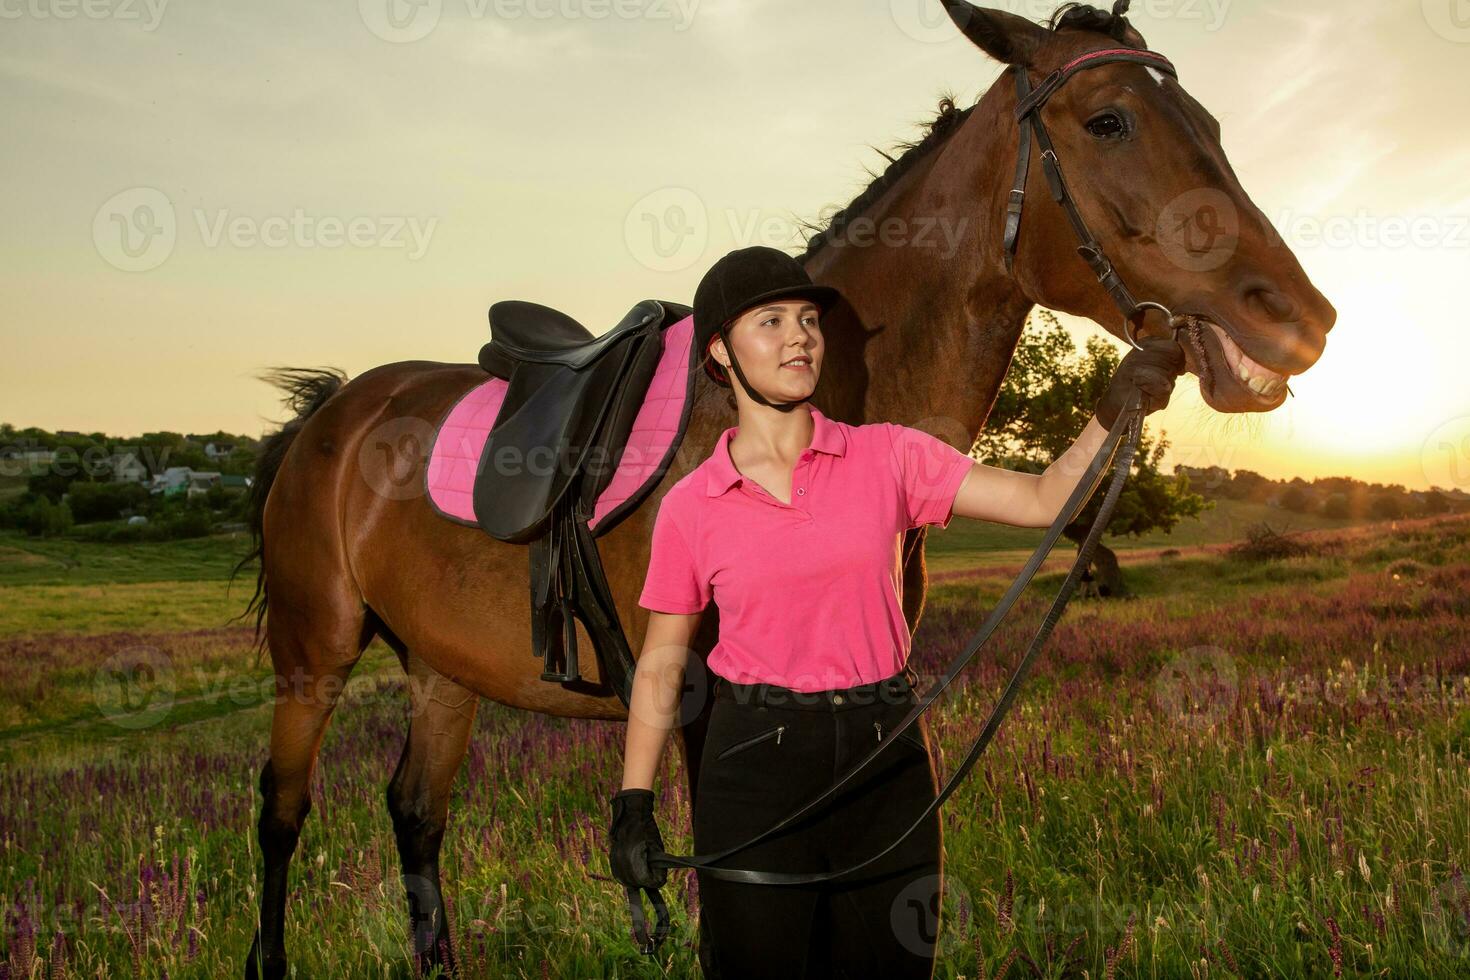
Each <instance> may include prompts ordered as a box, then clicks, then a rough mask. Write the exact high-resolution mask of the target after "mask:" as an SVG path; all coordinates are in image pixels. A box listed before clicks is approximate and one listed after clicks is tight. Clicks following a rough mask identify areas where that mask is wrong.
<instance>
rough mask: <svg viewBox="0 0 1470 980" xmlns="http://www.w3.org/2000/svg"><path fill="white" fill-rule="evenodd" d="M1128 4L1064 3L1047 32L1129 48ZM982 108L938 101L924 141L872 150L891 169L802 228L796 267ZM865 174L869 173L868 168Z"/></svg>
mask: <svg viewBox="0 0 1470 980" xmlns="http://www.w3.org/2000/svg"><path fill="white" fill-rule="evenodd" d="M1129 2H1130V0H1118V2H1116V3H1114V4H1113V9H1112V10H1099V9H1098V8H1097V7H1094V6H1091V5H1090V4H1085V3H1064V4H1062V5H1061V6H1060V7H1058V8H1057V9H1056V10H1054V11H1052V14H1051V17H1049V18H1047V21H1046V24H1045V26H1046V28H1047V29H1048V30H1050V31H1051V32H1052V33H1057V32H1059V31H1069V30H1075V31H1098V32H1100V33H1103V34H1106V35H1108V36H1109V37H1111V38H1112V39H1113V40H1115V41H1119V42H1122V43H1126V39H1125V34H1127V32H1128V30H1129V26H1130V25H1129V23H1128V18H1127V17H1125V16H1124V14H1125V13H1126V12H1127V10H1128V4H1129ZM979 102H980V99H979V97H977V98H976V99H975V102H974V103H972V104H971V105H969V106H968V107H966V108H964V109H960V108H957V107H956V106H955V100H954V95H953V94H951V93H946V94H944V95H942V96H940V99H939V110H938V112H937V113H936V114H935V116H934V118H933V119H931V120H929V121H928V122H927V123H925V124H922V125H924V127H925V132H924V135H923V137H922V138H920V139H917V140H913V141H900V142H898V143H896V144H894V146H893V147H892V149H893V151H894V152H896V153H898V154H899V155H898V156H896V157H895V156H894V155H893V154H892V153H889V152H888V151H885V150H881V149H878V147H876V146H874V147H870V148H871V149H874V150H877V151H878V152H879V153H881V154H882V155H883V156H884V157H885V158H886V159H887V160H888V166H887V167H886V168H884V170H883V172H882V173H881V174H880V173H874V172H873V171H872V170H868V171H867V173H868V186H867V187H865V188H863V190H862V192H861V193H860V194H858V196H857V197H855V198H853V199H852V200H851V201H850V202H848V205H847V206H846V207H844V208H842V209H841V210H840V211H837V212H836V213H835V214H833V215H832V217H830V218H829V219H827V224H826V225H822V224H819V223H816V222H800V224H801V225H802V227H803V228H804V229H806V230H809V231H811V232H812V234H811V236H810V237H809V238H808V239H807V242H806V249H805V250H804V251H803V252H802V253H801V254H800V255H798V256H797V261H799V262H802V263H806V262H807V261H808V260H809V259H811V257H812V256H814V255H816V254H817V253H818V252H820V251H821V250H822V249H823V248H825V247H826V246H827V245H828V244H829V243H830V242H831V241H832V239H833V238H834V237H835V236H837V235H839V234H841V233H842V230H843V229H844V228H846V227H847V225H848V223H849V222H851V221H852V220H853V219H854V218H856V217H858V216H859V215H861V214H863V213H864V212H866V211H867V210H868V208H869V207H870V206H872V204H873V203H874V202H875V201H877V200H878V198H880V197H882V196H883V195H884V193H886V192H887V191H888V189H889V188H890V187H892V186H893V185H894V184H896V183H898V182H899V181H900V180H902V179H903V177H904V175H905V174H907V173H908V172H909V171H910V170H912V169H914V166H915V165H916V164H917V163H918V162H919V161H920V160H922V159H924V157H926V156H928V154H929V152H930V151H931V150H933V149H934V148H935V147H937V146H940V145H942V144H943V143H944V142H946V141H947V140H948V139H949V137H950V136H952V135H954V133H955V131H956V130H958V129H959V127H960V124H961V123H963V122H964V121H965V120H966V119H967V118H969V115H970V113H971V112H972V111H974V109H975V106H976V105H978V104H979ZM864 169H865V170H867V168H866V167H864Z"/></svg>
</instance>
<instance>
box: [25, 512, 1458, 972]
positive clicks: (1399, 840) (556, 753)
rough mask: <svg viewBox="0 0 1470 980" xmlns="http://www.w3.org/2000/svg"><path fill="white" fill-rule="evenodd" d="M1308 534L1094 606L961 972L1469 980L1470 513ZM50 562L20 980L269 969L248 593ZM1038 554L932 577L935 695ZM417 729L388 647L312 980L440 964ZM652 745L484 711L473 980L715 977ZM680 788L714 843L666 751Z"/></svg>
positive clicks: (927, 656) (978, 900)
mask: <svg viewBox="0 0 1470 980" xmlns="http://www.w3.org/2000/svg"><path fill="white" fill-rule="evenodd" d="M1308 538H1309V540H1310V543H1311V549H1310V550H1311V552H1312V553H1311V554H1307V555H1304V556H1301V557H1293V558H1287V559H1281V560H1272V561H1253V560H1246V559H1244V558H1240V557H1233V556H1232V555H1231V554H1229V553H1228V552H1227V551H1223V550H1206V549H1185V550H1183V551H1181V552H1180V553H1178V554H1172V555H1171V554H1168V553H1165V554H1164V555H1158V554H1150V555H1148V556H1146V557H1144V558H1140V559H1139V560H1136V561H1130V560H1129V559H1128V555H1127V552H1126V551H1124V552H1120V554H1121V555H1122V557H1123V560H1124V568H1125V574H1126V576H1127V580H1128V583H1129V586H1130V588H1132V589H1133V591H1134V592H1135V594H1136V595H1135V597H1134V598H1131V599H1127V600H1116V599H1114V600H1077V601H1074V602H1073V603H1072V605H1071V606H1070V607H1069V608H1068V610H1067V612H1066V614H1065V616H1064V617H1063V618H1062V620H1061V622H1060V623H1059V624H1058V626H1057V628H1056V630H1055V631H1054V633H1053V635H1052V637H1051V639H1050V640H1049V641H1048V643H1047V646H1046V648H1045V650H1044V653H1043V655H1042V659H1041V662H1040V663H1039V664H1038V666H1037V669H1036V672H1035V673H1034V674H1033V676H1032V680H1031V682H1030V684H1029V686H1028V687H1027V688H1026V689H1025V690H1024V691H1023V693H1022V695H1021V697H1020V699H1019V700H1018V702H1017V705H1016V708H1015V709H1014V711H1013V712H1012V714H1011V716H1010V717H1009V718H1008V719H1007V721H1006V724H1005V725H1004V726H1003V727H1002V729H1001V731H1000V734H999V735H998V736H997V738H996V740H995V742H994V743H993V745H992V746H991V749H990V750H989V752H988V753H987V755H986V756H985V757H983V758H982V759H981V761H980V762H979V763H978V764H977V765H976V767H975V768H974V770H973V771H972V772H971V773H970V775H969V777H968V779H967V781H966V783H965V784H964V786H963V787H962V788H961V789H960V790H959V791H958V792H957V793H956V794H955V795H954V796H953V797H951V799H950V800H949V801H948V802H947V803H946V804H945V806H944V809H943V811H942V812H943V814H944V841H945V872H946V874H945V894H944V904H943V908H942V914H941V916H940V917H939V920H938V925H937V930H936V933H935V935H937V940H936V941H937V942H938V944H939V948H940V964H939V968H938V970H937V973H936V975H937V976H941V977H951V978H953V977H965V978H971V980H974V978H981V977H984V978H992V977H1011V978H1023V977H1083V976H1087V977H1094V978H1096V977H1108V978H1112V977H1236V976H1241V977H1257V976H1323V977H1334V976H1348V977H1357V976H1392V977H1411V976H1412V977H1419V976H1431V977H1435V976H1438V977H1456V976H1465V975H1470V880H1467V877H1466V876H1467V873H1470V629H1467V625H1470V518H1467V517H1465V516H1449V517H1440V518H1424V519H1419V520H1413V521H1397V522H1393V523H1389V522H1384V523H1381V524H1374V525H1366V526H1364V527H1361V528H1350V529H1342V530H1327V531H1318V532H1313V533H1312V534H1311V535H1309V536H1308ZM98 547H102V546H98ZM931 547H933V546H932V545H931ZM19 548H20V545H15V547H9V543H7V542H0V603H5V604H7V605H10V606H11V609H12V612H10V613H7V612H5V611H4V610H3V609H0V854H3V864H0V928H3V932H0V978H18V977H27V978H29V977H113V976H138V977H173V978H182V977H211V978H212V977H224V976H239V975H241V973H242V968H243V963H244V958H245V953H246V950H247V949H248V947H249V944H250V939H251V935H252V933H253V930H254V919H255V914H256V908H257V898H258V888H259V880H258V879H259V875H260V868H259V866H258V865H259V860H260V856H259V853H258V848H257V845H256V842H255V819H256V815H257V808H258V805H259V794H258V791H257V789H256V779H257V777H258V774H259V771H260V767H261V765H262V763H263V762H264V759H265V749H266V738H267V732H268V728H269V717H270V690H271V684H270V680H271V679H270V667H269V660H268V659H267V660H264V661H262V662H260V663H259V664H257V662H256V660H255V654H254V652H253V651H252V649H251V631H250V630H249V629H248V628H246V627H244V626H242V625H240V624H233V625H230V624H227V623H226V621H227V620H228V618H229V617H230V616H232V615H234V614H236V613H238V612H239V611H240V608H241V607H242V606H243V602H244V595H243V594H242V593H241V590H240V588H239V586H238V585H237V586H236V589H235V591H234V593H233V594H226V593H225V588H224V582H223V581H222V580H208V581H198V580H189V581H157V582H148V581H147V580H146V578H147V577H146V575H144V574H142V573H135V574H133V575H132V577H131V578H130V579H129V581H127V582H126V583H122V584H120V585H118V586H117V587H116V589H114V588H112V587H109V586H108V584H107V583H106V582H103V581H95V580H89V581H87V582H86V583H85V584H80V585H75V586H69V585H66V584H65V581H62V580H55V581H53V580H51V579H47V578H45V577H44V576H42V577H40V578H36V579H34V580H32V579H28V578H27V575H28V574H29V573H27V572H25V571H24V570H21V571H15V565H16V562H17V561H19V560H20V559H17V558H16V556H15V554H14V552H16V551H17V549H19ZM1019 564H1020V560H1019V559H1018V560H1017V562H1016V563H1015V566H1014V567H1011V568H997V567H994V566H993V565H991V564H987V565H986V566H985V567H984V568H983V569H979V570H976V571H974V572H971V573H965V572H963V571H959V572H949V573H946V574H945V575H944V576H942V578H941V577H938V576H936V579H935V581H934V582H932V583H931V589H930V592H929V599H928V603H927V605H926V608H925V613H924V618H923V620H922V622H921V624H920V627H919V630H918V634H917V636H916V638H915V644H914V661H913V662H914V665H915V666H916V667H917V669H918V670H919V672H920V674H921V675H922V676H923V677H924V678H926V679H927V680H932V679H934V678H936V677H938V676H939V675H940V674H941V673H942V672H943V670H944V668H945V667H946V666H947V664H948V663H949V662H950V660H951V658H953V657H954V656H955V655H956V654H958V653H959V652H960V651H962V650H963V649H964V648H965V645H966V644H967V642H968V640H969V638H970V636H971V634H972V633H973V631H974V630H975V629H976V628H977V627H978V626H979V624H980V622H982V621H983V619H984V616H985V615H986V613H987V612H988V611H989V609H990V608H991V607H992V606H993V605H994V603H995V601H996V600H997V599H998V597H999V596H1000V594H1001V593H1002V592H1003V590H1004V588H1005V586H1006V585H1007V583H1008V582H1009V580H1010V576H1011V575H1013V574H1014V572H1015V570H1016V567H1019ZM221 567H223V563H222V564H221ZM1049 567H1051V566H1049ZM6 568H10V571H5V569H6ZM1059 583H1060V574H1058V573H1048V574H1047V575H1043V576H1041V577H1040V578H1039V580H1038V582H1037V584H1036V585H1033V587H1032V588H1031V589H1030V590H1029V591H1028V592H1027V594H1026V596H1025V597H1024V598H1023V600H1022V602H1021V603H1020V604H1019V606H1018V609H1017V611H1016V612H1014V613H1013V614H1012V615H1011V617H1010V619H1009V620H1008V622H1007V623H1006V625H1004V626H1003V627H1002V628H1001V630H1000V631H999V632H998V633H997V635H996V637H995V639H994V640H993V641H992V643H991V645H990V646H989V647H988V648H987V649H986V650H985V651H982V652H981V654H980V655H978V656H977V657H976V659H975V661H974V662H973V663H972V664H971V666H970V667H969V668H968V669H967V670H966V672H965V673H964V674H963V675H962V676H961V678H960V679H959V680H957V681H956V683H955V684H954V685H952V686H951V687H950V688H949V689H948V690H947V691H946V692H945V693H944V694H943V695H942V696H941V698H940V702H939V703H938V704H937V705H936V706H935V709H934V711H933V712H931V714H932V715H933V716H934V717H933V719H932V723H931V734H932V735H933V736H934V737H935V739H936V742H937V745H938V746H939V756H940V769H941V773H942V778H943V774H947V773H949V772H952V771H953V769H954V767H955V766H956V765H957V764H958V762H959V761H960V759H961V758H962V756H963V753H964V752H965V750H966V749H967V748H968V746H969V744H970V742H971V740H972V739H973V738H974V737H975V735H976V734H977V733H978V731H979V729H980V726H981V725H982V724H983V722H984V718H985V715H986V713H987V711H988V710H989V706H990V704H991V703H992V701H993V699H994V698H995V696H996V695H997V693H998V692H999V690H1000V688H1001V686H1002V685H1003V684H1004V682H1005V679H1006V678H1007V676H1008V674H1009V670H1010V668H1011V667H1012V666H1013V664H1014V661H1015V659H1016V657H1017V656H1019V654H1020V653H1021V651H1023V650H1024V649H1025V646H1026V644H1027V642H1028V641H1029V639H1030V637H1031V635H1032V633H1033V632H1034V631H1035V629H1036V626H1037V624H1038V622H1039V619H1040V616H1041V615H1042V612H1043V611H1044V609H1045V605H1046V603H1047V602H1048V601H1049V598H1050V594H1051V593H1052V592H1054V590H1055V588H1056V587H1057V585H1058V584H1059ZM118 590H134V592H133V593H129V592H126V591H124V592H123V593H121V594H125V595H126V594H146V595H147V596H148V602H149V603H150V604H151V605H152V606H153V607H156V609H157V610H160V611H162V614H161V615H150V617H149V618H145V619H139V618H137V617H138V616H139V615H140V614H138V613H137V612H136V611H135V610H134V611H131V612H129V611H128V610H131V609H133V607H132V606H130V605H129V604H128V603H127V602H124V601H121V600H119V599H118V595H119V594H120V593H119V591H118ZM171 598H177V599H178V602H179V607H180V608H181V609H184V610H187V612H186V613H182V614H181V615H180V616H179V617H178V619H179V621H178V623H176V624H174V625H173V626H172V627H170V624H169V621H168V616H167V614H166V613H167V610H168V608H169V604H170V600H171ZM16 609H21V610H24V612H23V613H19V612H14V610H16ZM130 616H132V617H134V618H133V619H130V618H129V617H130ZM406 727H407V699H406V696H405V693H404V686H403V682H402V680H401V674H400V672H399V670H398V665H397V661H396V659H395V658H394V657H393V656H392V655H391V654H390V653H389V652H388V651H387V650H386V649H384V648H382V647H380V646H376V645H375V646H374V647H373V648H371V649H370V650H369V652H368V653H367V655H366V656H365V657H364V659H363V661H362V663H361V664H360V665H359V668H358V671H357V672H356V673H355V674H354V675H353V678H352V681H351V682H350V684H349V685H348V688H347V693H346V695H345V697H344V699H343V703H342V705H341V707H340V708H339V709H338V710H337V712H336V715H335V717H334V719H333V722H332V725H331V727H330V729H329V731H328V733H327V736H326V739H325V742H324V744H323V747H322V752H321V759H320V765H319V768H318V772H317V777H316V786H315V790H314V794H313V799H314V806H313V809H312V811H311V814H310V816H309V818H308V820H307V823H306V827H305V830H304V831H303V834H302V838H301V842H300V845H299V847H298V849H297V854H296V860H295V862H294V863H293V865H292V877H291V900H290V906H289V910H288V914H287V922H286V925H287V945H288V952H289V953H290V955H291V959H292V965H293V968H294V970H295V975H296V976H300V977H410V976H412V975H413V970H412V965H411V958H410V956H409V948H408V943H409V938H408V921H407V914H406V903H405V899H404V889H403V885H402V883H401V881H400V880H399V877H398V870H397V857H396V852H395V849H394V845H393V833H392V826H391V822H390V819H389V817H388V813H387V809H386V805H385V801H384V793H385V788H386V785H387V781H388V778H389V776H390V775H391V774H392V772H393V768H394V766H395V764H396V762H397V760H398V755H399V751H400V749H401V747H402V744H403V738H404V733H405V731H406ZM623 734H624V732H623V726H622V725H621V724H617V723H601V722H585V721H575V720H568V719H560V718H551V717H545V716H540V715H534V714H530V713H527V712H521V711H513V710H510V709H506V708H503V707H501V706H499V705H495V704H490V703H485V704H482V706H481V708H480V714H479V721H478V725H477V729H476V733H475V736H474V738H473V741H472V743H471V747H470V754H469V757H468V759H467V761H466V764H465V766H464V769H463V771H462V772H461V774H460V777H459V780H458V782H457V784H456V797H455V801H454V804H453V806H452V809H451V814H450V826H449V831H448V834H447V836H446V839H445V843H444V853H443V872H444V878H445V884H446V889H447V892H448V894H449V895H450V896H451V901H452V907H451V914H452V920H453V922H452V925H453V931H454V937H455V940H456V943H457V947H458V955H459V957H460V960H461V964H462V967H463V973H464V975H466V976H487V977H503V976H509V977H531V978H536V977H568V976H576V977H581V976H629V977H632V976H695V975H697V974H698V965H697V960H696V955H695V949H694V943H695V936H694V932H693V925H694V921H695V920H694V913H695V911H696V909H697V901H698V895H697V891H696V889H695V888H694V887H693V885H694V879H693V876H692V875H691V874H688V873H687V872H686V873H671V874H670V877H669V883H668V885H667V886H666V887H665V889H664V894H665V897H666V899H667V900H668V901H669V904H670V907H671V910H672V912H673V914H674V928H675V931H674V934H673V935H672V936H671V937H670V939H669V941H668V942H666V943H665V945H664V947H663V948H662V949H661V950H660V955H659V957H658V958H657V960H656V961H654V962H649V961H646V960H645V958H643V957H641V956H640V955H639V954H638V952H637V951H636V949H635V948H634V946H633V944H632V942H631V940H630V938H629V936H628V923H627V910H626V907H625V905H624V902H623V897H622V890H621V888H620V887H619V886H617V885H616V884H615V883H613V882H612V881H610V880H609V879H608V869H607V859H606V855H605V853H604V839H605V835H606V830H607V823H608V818H609V811H608V804H607V800H608V797H609V796H610V795H611V794H612V793H613V792H614V791H615V789H616V786H617V785H618V780H619V778H620V774H621V757H622V744H623ZM658 788H659V794H660V800H659V816H660V824H661V826H662V828H663V833H664V839H665V842H666V844H667V845H668V846H669V848H670V849H671V850H672V851H674V852H677V853H681V854H688V853H690V852H691V850H692V841H691V839H690V834H689V799H688V793H687V791H686V789H685V787H684V786H683V784H682V780H681V774H680V768H679V765H678V753H677V752H676V751H674V750H673V749H672V748H671V750H670V751H669V752H668V753H666V755H665V764H664V768H663V772H662V774H661V777H660V780H659V783H658Z"/></svg>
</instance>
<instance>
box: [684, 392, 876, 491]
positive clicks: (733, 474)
mask: <svg viewBox="0 0 1470 980" xmlns="http://www.w3.org/2000/svg"><path fill="white" fill-rule="evenodd" d="M811 413H812V442H811V446H810V448H812V449H815V450H816V451H817V452H819V453H827V454H828V455H831V456H841V455H843V454H844V453H845V452H846V451H847V436H846V435H844V434H843V432H842V427H841V426H839V425H837V424H836V423H835V422H833V421H832V420H831V419H829V418H827V416H825V415H823V414H822V413H821V412H820V411H818V410H817V407H816V406H815V405H813V406H812V408H811ZM738 429H739V426H732V427H731V428H728V429H726V430H725V431H724V432H722V433H720V439H719V442H717V443H716V444H715V451H714V453H712V454H711V455H710V459H709V475H708V478H707V480H706V492H707V494H708V495H709V496H711V497H718V496H719V495H720V494H722V493H724V492H725V491H726V490H729V489H730V488H731V487H733V486H734V485H735V484H737V483H739V482H740V481H741V480H743V479H745V477H744V476H742V475H741V473H740V471H739V470H737V469H736V468H735V464H734V463H733V462H732V461H731V460H730V439H731V438H732V437H734V435H735V433H736V431H737V430H738Z"/></svg>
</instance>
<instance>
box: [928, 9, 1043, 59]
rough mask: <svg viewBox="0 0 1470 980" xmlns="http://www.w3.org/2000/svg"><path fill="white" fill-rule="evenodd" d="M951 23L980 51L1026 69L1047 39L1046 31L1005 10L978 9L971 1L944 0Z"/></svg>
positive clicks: (1038, 25)
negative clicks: (1026, 65)
mask: <svg viewBox="0 0 1470 980" xmlns="http://www.w3.org/2000/svg"><path fill="white" fill-rule="evenodd" d="M944 9H945V11H946V12H947V13H948V14H949V19H950V20H952V21H954V22H955V26H956V27H958V28H959V29H960V30H961V31H962V32H963V33H964V35H965V37H967V38H969V39H970V40H971V41H972V42H973V43H974V45H975V46H976V47H977V48H979V49H980V50H981V51H984V52H985V53H986V54H988V55H990V56H991V57H992V58H994V59H995V60H996V61H1000V62H1003V63H1005V64H1007V65H1024V64H1028V63H1030V61H1031V58H1032V56H1033V55H1034V54H1035V53H1036V49H1037V48H1039V47H1040V46H1041V42H1042V41H1043V40H1044V39H1045V38H1046V35H1047V30H1046V28H1044V27H1042V26H1041V25H1040V24H1034V23H1032V22H1031V21H1029V20H1027V19H1026V18H1024V17H1020V16H1017V15H1016V14H1012V13H1007V12H1006V11H1004V10H990V9H988V8H985V7H977V6H975V5H974V4H972V3H969V2H968V0H944Z"/></svg>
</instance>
